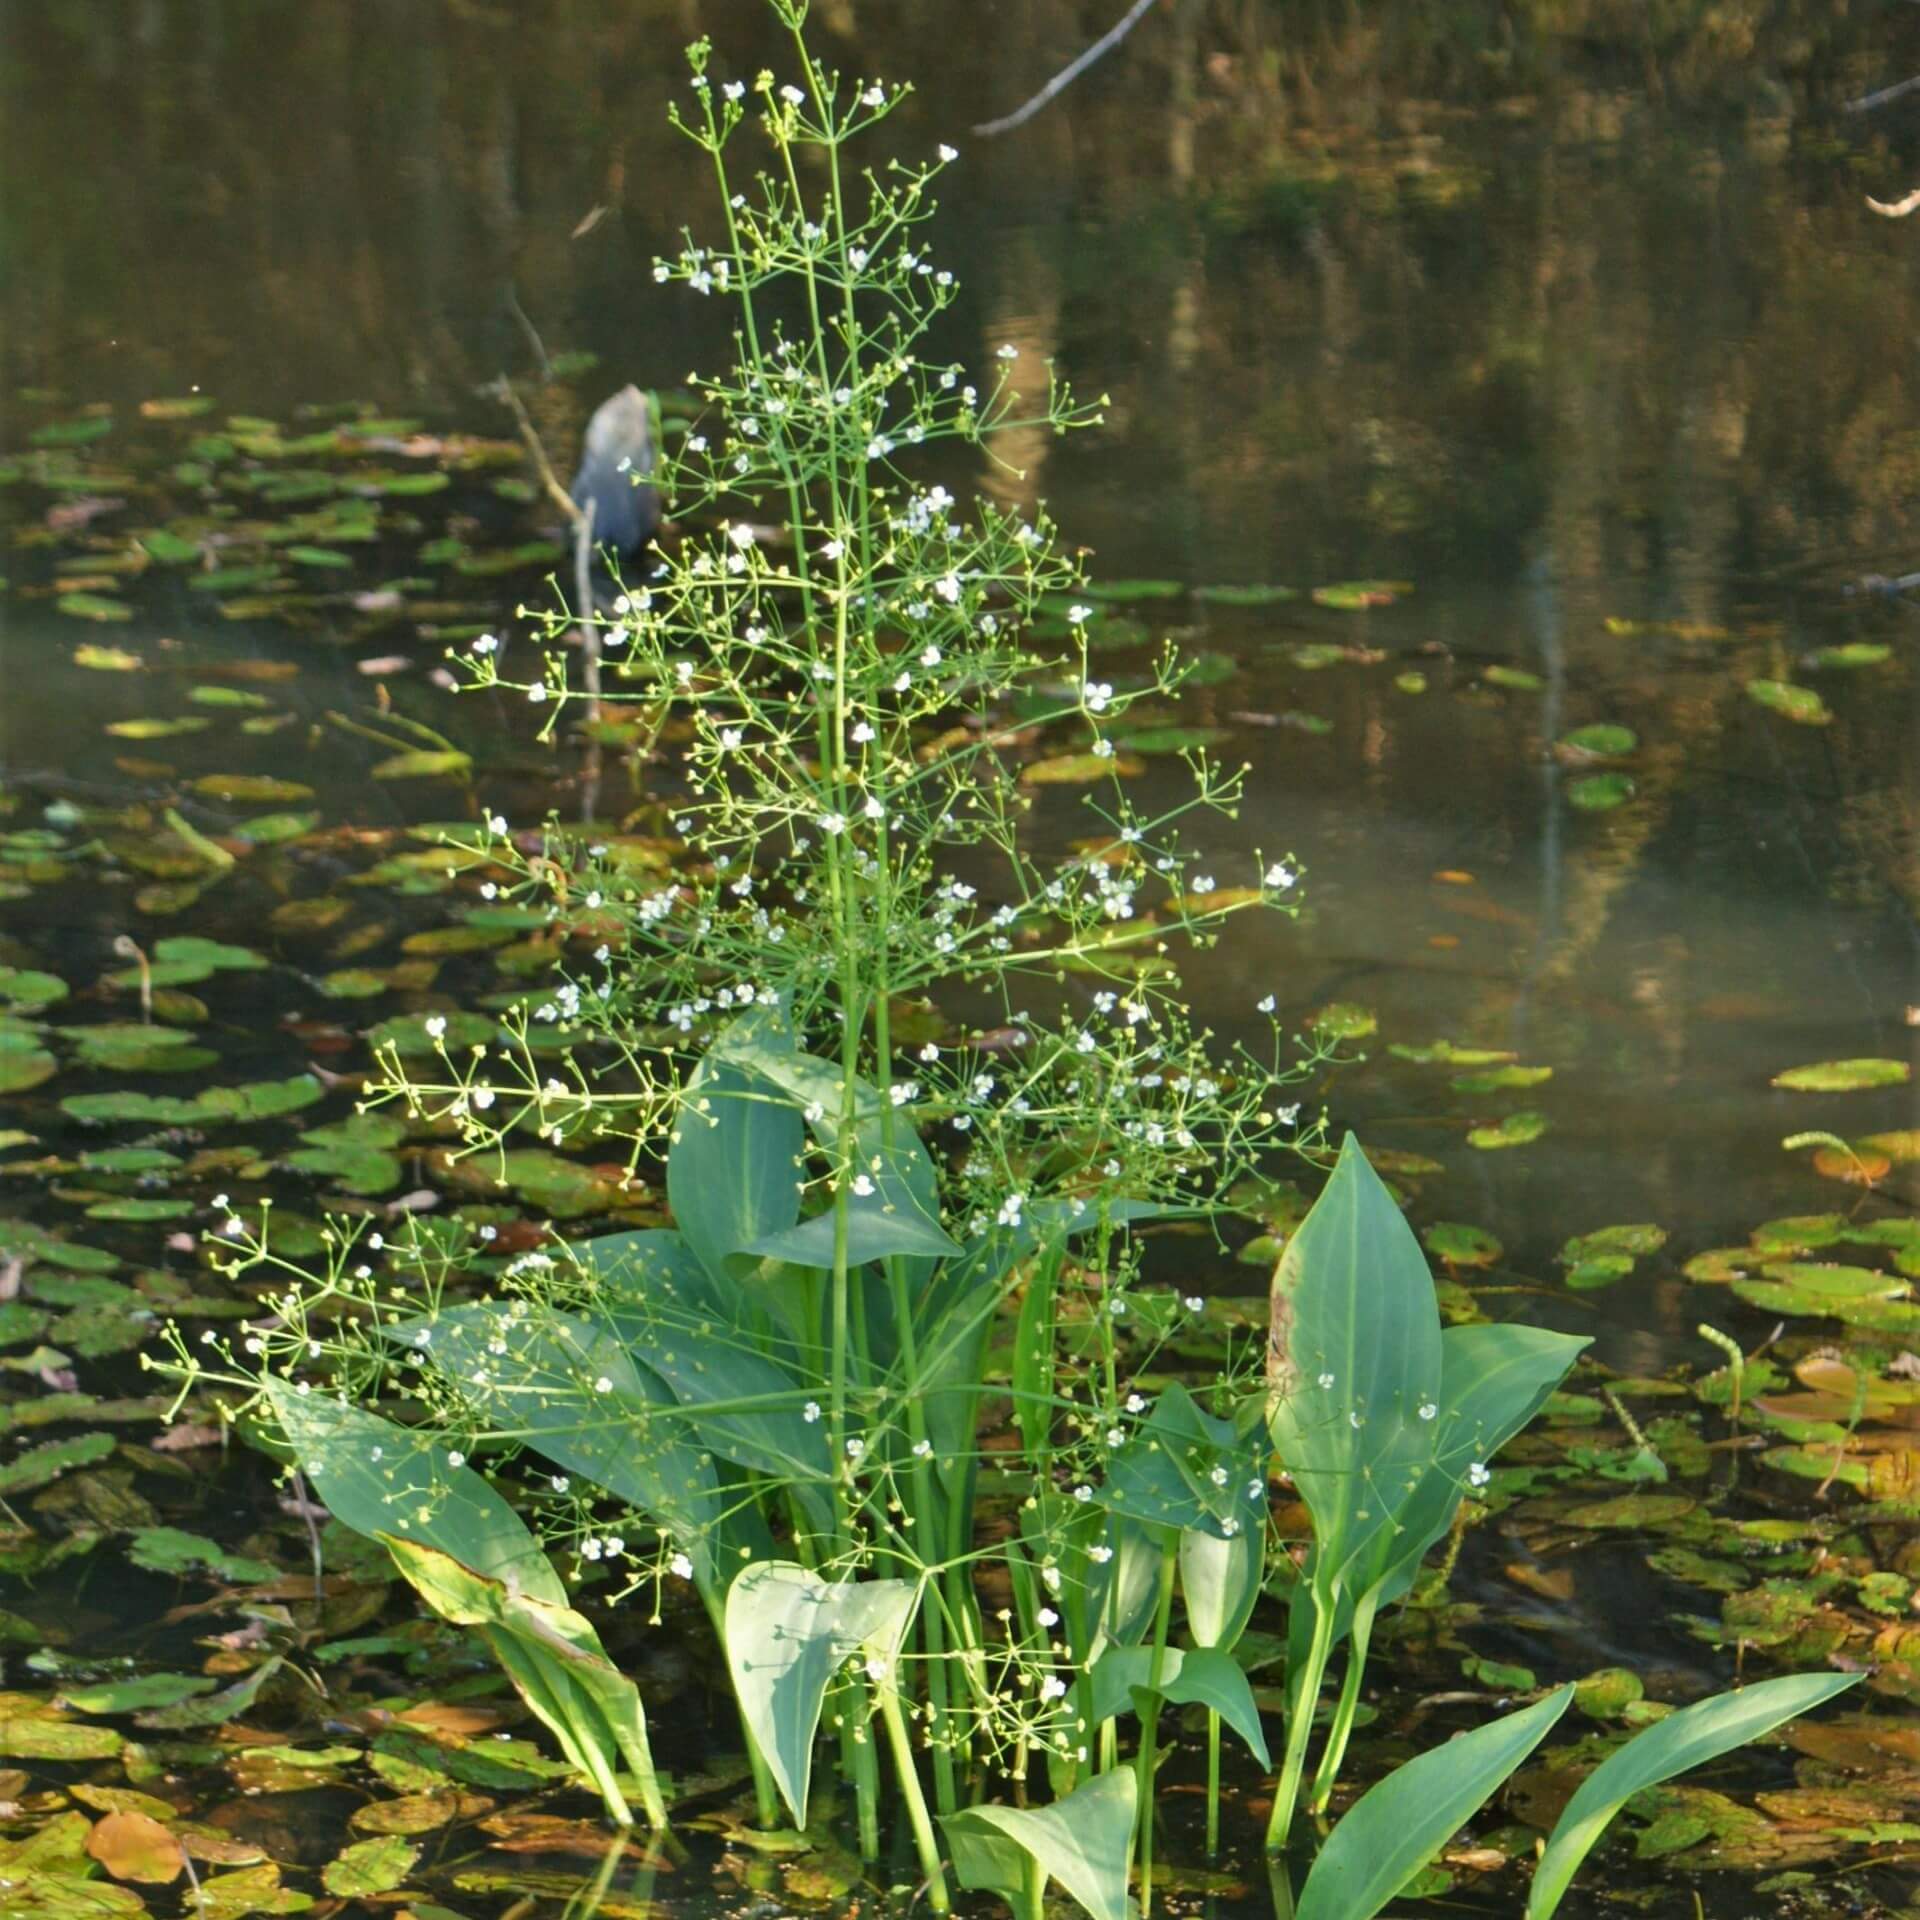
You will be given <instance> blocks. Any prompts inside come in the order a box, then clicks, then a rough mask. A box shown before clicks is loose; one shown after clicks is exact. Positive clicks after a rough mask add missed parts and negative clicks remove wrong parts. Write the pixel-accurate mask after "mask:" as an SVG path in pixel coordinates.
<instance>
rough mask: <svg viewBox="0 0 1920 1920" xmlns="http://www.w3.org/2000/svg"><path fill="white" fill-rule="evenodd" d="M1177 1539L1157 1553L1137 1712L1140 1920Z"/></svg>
mask: <svg viewBox="0 0 1920 1920" xmlns="http://www.w3.org/2000/svg"><path fill="white" fill-rule="evenodd" d="M1179 1539H1180V1536H1179V1535H1178V1534H1176V1533H1171V1532H1170V1533H1169V1534H1168V1535H1167V1544H1166V1545H1165V1546H1164V1547H1162V1548H1161V1550H1160V1590H1159V1593H1158V1595H1157V1596H1156V1598H1155V1601H1154V1608H1153V1659H1152V1662H1151V1663H1150V1664H1149V1666H1148V1668H1147V1699H1146V1704H1145V1705H1144V1706H1143V1707H1142V1708H1141V1709H1140V1753H1139V1757H1138V1760H1137V1762H1136V1765H1137V1769H1138V1778H1139V1787H1140V1791H1139V1796H1138V1797H1139V1802H1140V1920H1147V1916H1148V1914H1150V1913H1151V1912H1152V1910H1153V1773H1154V1764H1155V1754H1154V1748H1155V1746H1156V1744H1157V1742H1158V1739H1159V1734H1160V1677H1161V1675H1162V1673H1163V1672H1164V1671H1165V1669H1166V1664H1167V1629H1168V1627H1169V1625H1170V1624H1171V1623H1172V1619H1173V1574H1174V1569H1175V1567H1176V1566H1177V1565H1178V1564H1179Z"/></svg>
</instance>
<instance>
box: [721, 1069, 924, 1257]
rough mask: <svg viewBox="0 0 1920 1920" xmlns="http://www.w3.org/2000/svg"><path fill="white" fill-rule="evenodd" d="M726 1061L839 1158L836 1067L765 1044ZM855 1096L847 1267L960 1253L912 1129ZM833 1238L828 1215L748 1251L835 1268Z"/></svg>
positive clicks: (859, 1084)
mask: <svg viewBox="0 0 1920 1920" xmlns="http://www.w3.org/2000/svg"><path fill="white" fill-rule="evenodd" d="M727 1059H728V1062H729V1064H730V1065H732V1066H734V1067H737V1068H738V1069H740V1070H741V1071H742V1072H745V1073H748V1074H752V1075H756V1076H758V1077H759V1078H761V1079H763V1080H765V1081H768V1082H770V1083H771V1084H772V1085H773V1086H774V1087H776V1088H777V1089H779V1091H780V1092H781V1093H783V1094H785V1095H786V1096H787V1098H788V1099H789V1100H790V1101H792V1102H793V1103H794V1104H795V1105H796V1106H798V1107H799V1108H800V1109H801V1111H802V1113H803V1115H804V1116H807V1118H808V1124H809V1125H810V1126H811V1127H812V1129H813V1133H814V1137H815V1139H817V1140H818V1141H819V1143H820V1144H821V1146H823V1147H824V1148H826V1149H827V1151H828V1152H830V1153H833V1152H837V1151H838V1150H839V1146H840V1127H841V1120H842V1113H841V1107H842V1101H843V1093H842V1077H841V1069H840V1068H839V1067H838V1066H836V1065H835V1064H834V1063H833V1062H831V1061H828V1060H821V1059H817V1058H816V1057H815V1056H814V1055H812V1054H807V1053H795V1052H790V1051H782V1049H781V1048H780V1047H779V1046H778V1045H777V1044H774V1043H772V1042H770V1041H768V1040H764V1039H762V1040H750V1041H743V1042H741V1043H740V1044H739V1045H737V1046H731V1047H729V1049H728V1051H727ZM853 1092H854V1111H853V1160H854V1164H853V1165H852V1166H851V1167H850V1168H849V1169H848V1171H847V1178H848V1180H849V1181H850V1182H852V1183H853V1190H852V1191H851V1192H850V1193H849V1195H848V1197H847V1260H848V1264H849V1265H852V1266H861V1265H864V1264H865V1263H866V1262H867V1261H869V1260H883V1259H886V1258H888V1257H889V1256H890V1255H894V1254H905V1255H913V1256H918V1257H921V1258H927V1259H940V1258H943V1257H944V1256H945V1255H947V1254H952V1253H958V1252H959V1251H960V1247H959V1243H958V1242H957V1241H955V1240H954V1239H953V1238H952V1237H951V1236H950V1235H949V1234H948V1233H947V1231H946V1229H945V1228H944V1227H942V1226H941V1224H940V1181H939V1176H938V1174H937V1173H936V1172H935V1171H934V1165H933V1159H932V1156H931V1155H930V1154H929V1153H928V1152H927V1149H926V1146H925V1144H924V1143H923V1142H922V1141H921V1138H920V1136H919V1135H918V1134H917V1133H915V1132H914V1130H913V1126H912V1124H911V1122H910V1121H909V1120H908V1119H907V1118H906V1116H905V1115H895V1114H893V1113H892V1112H891V1110H890V1108H889V1105H888V1103H887V1102H886V1101H885V1100H883V1099H882V1098H881V1096H880V1095H879V1094H878V1093H877V1092H876V1091H875V1090H874V1089H873V1088H872V1087H870V1086H868V1085H867V1084H866V1083H865V1082H864V1081H856V1082H855V1083H854V1090H853ZM816 1115H817V1116H818V1117H817V1118H815V1117H813V1116H816ZM863 1187H864V1188H865V1190H864V1191H863V1190H862V1189H863ZM834 1237H835V1225H834V1216H833V1211H832V1209H829V1210H828V1211H827V1212H825V1213H820V1214H815V1215H814V1216H813V1217H812V1218H811V1219H809V1220H802V1221H801V1222H800V1223H799V1224H798V1225H797V1226H792V1227H788V1228H786V1229H785V1230H784V1231H782V1232H775V1233H770V1234H763V1235H761V1236H760V1237H759V1238H757V1239H755V1240H754V1241H753V1242H752V1243H751V1244H750V1245H749V1246H748V1248H747V1249H746V1251H748V1252H749V1253H756V1254H761V1255H764V1256H765V1257H766V1258H768V1259H771V1260H784V1261H789V1262H791V1263H792V1264H793V1265H795V1266H802V1267H831V1266H832V1265H833V1264H834V1257H835V1256H834Z"/></svg>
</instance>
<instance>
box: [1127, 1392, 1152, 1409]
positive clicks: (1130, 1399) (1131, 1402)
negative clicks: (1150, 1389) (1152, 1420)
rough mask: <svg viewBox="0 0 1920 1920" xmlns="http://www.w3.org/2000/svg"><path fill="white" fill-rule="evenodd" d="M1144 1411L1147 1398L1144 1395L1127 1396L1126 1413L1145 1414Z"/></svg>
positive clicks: (1132, 1394) (1131, 1394) (1133, 1394)
mask: <svg viewBox="0 0 1920 1920" xmlns="http://www.w3.org/2000/svg"><path fill="white" fill-rule="evenodd" d="M1146 1410H1147V1396H1146V1395H1145V1394H1144V1393H1130V1394H1128V1395H1127V1411H1128V1412H1129V1413H1145V1412H1146Z"/></svg>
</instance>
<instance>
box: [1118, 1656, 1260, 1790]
mask: <svg viewBox="0 0 1920 1920" xmlns="http://www.w3.org/2000/svg"><path fill="white" fill-rule="evenodd" d="M1160 1662H1161V1664H1160V1684H1159V1685H1158V1686H1157V1687H1156V1686H1154V1685H1153V1684H1152V1678H1153V1649H1152V1648H1151V1647H1109V1648H1108V1649H1107V1650H1106V1652H1105V1653H1103V1654H1102V1655H1101V1656H1100V1657H1099V1659H1098V1660H1096V1661H1095V1662H1094V1663H1093V1717H1094V1720H1095V1722H1096V1723H1098V1722H1099V1721H1102V1720H1111V1719H1113V1718H1114V1716H1115V1715H1116V1714H1121V1713H1131V1712H1134V1711H1136V1710H1137V1708H1138V1704H1139V1700H1140V1698H1142V1697H1144V1696H1148V1695H1151V1694H1154V1693H1158V1694H1159V1695H1160V1697H1161V1698H1162V1699H1163V1700H1169V1701H1171V1702H1173V1704H1174V1705H1175V1706H1182V1707H1205V1708H1207V1709H1208V1711H1209V1712H1212V1713H1217V1714H1218V1715H1219V1716H1220V1718H1221V1719H1222V1720H1224V1721H1225V1722H1226V1723H1227V1725H1228V1726H1230V1727H1231V1728H1232V1729H1233V1730H1234V1732H1235V1733H1237V1734H1238V1735H1239V1736H1240V1738H1241V1739H1242V1740H1244V1741H1245V1742H1246V1743H1247V1749H1248V1751H1249V1752H1250V1753H1252V1755H1253V1757H1254V1758H1255V1759H1256V1760H1258V1761H1259V1762H1260V1764H1261V1765H1262V1766H1263V1767H1269V1766H1271V1765H1272V1764H1273V1761H1272V1758H1271V1756H1270V1755H1269V1754H1268V1752H1267V1738H1266V1735H1265V1733H1264V1732H1263V1731H1262V1730H1261V1726H1260V1709H1259V1708H1258V1707H1257V1706H1255V1705H1254V1702H1253V1688H1252V1686H1251V1684H1250V1683H1249V1682H1248V1680H1247V1676H1246V1675H1245V1673H1243V1672H1242V1671H1241V1669H1240V1665H1239V1662H1238V1661H1236V1660H1235V1659H1234V1657H1233V1655H1232V1654H1230V1653H1227V1652H1224V1651H1223V1650H1222V1649H1220V1648H1219V1647H1190V1648H1187V1649H1184V1650H1183V1649H1181V1648H1179V1647H1168V1648H1166V1649H1165V1650H1164V1651H1163V1652H1162V1654H1161V1656H1160Z"/></svg>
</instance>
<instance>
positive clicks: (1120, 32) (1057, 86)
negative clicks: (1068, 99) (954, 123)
mask: <svg viewBox="0 0 1920 1920" xmlns="http://www.w3.org/2000/svg"><path fill="white" fill-rule="evenodd" d="M1153 5H1154V0H1133V5H1132V6H1130V7H1129V8H1128V9H1127V13H1126V18H1125V19H1123V20H1122V21H1121V22H1120V24H1119V25H1118V26H1116V27H1113V28H1111V29H1110V30H1109V31H1107V32H1106V33H1103V34H1102V35H1101V36H1100V38H1099V39H1098V40H1096V41H1095V42H1094V43H1093V45H1092V46H1090V47H1089V48H1088V49H1087V50H1086V52H1085V53H1083V54H1081V56H1080V57H1079V58H1078V59H1077V60H1075V61H1072V62H1071V63H1070V64H1069V65H1067V66H1064V67H1062V68H1061V69H1060V71H1059V72H1058V73H1056V74H1055V75H1054V76H1053V78H1052V79H1051V80H1049V81H1048V82H1047V84H1046V85H1045V86H1044V87H1042V88H1041V89H1040V91H1039V92H1038V93H1036V94H1035V95H1034V96H1033V98H1032V99H1031V100H1029V101H1028V102H1027V104H1026V105H1025V106H1024V107H1020V108H1017V109H1016V110H1015V111H1014V112H1012V113H1010V114H1008V115H1007V116H1006V117H1005V118H1004V119H1002V120H986V121H982V122H981V124H980V125H979V126H977V127H975V128H974V132H975V134H977V135H978V136H979V137H980V138H981V139H982V140H991V139H992V138H993V137H994V135H995V134H1000V133H1011V132H1012V131H1013V130H1014V128H1015V127H1023V126H1025V125H1026V123H1027V122H1028V121H1029V120H1031V119H1032V118H1033V116H1034V115H1035V114H1036V113H1038V112H1039V111H1040V109H1041V108H1042V107H1044V106H1045V105H1046V104H1047V102H1048V101H1049V100H1051V99H1052V98H1053V97H1054V96H1055V95H1056V94H1060V93H1064V92H1065V91H1066V90H1067V88H1068V87H1070V86H1072V85H1073V83H1074V82H1075V81H1076V80H1078V79H1079V78H1080V76H1081V75H1082V74H1083V73H1085V72H1086V70H1087V69H1088V68H1089V67H1090V66H1092V65H1093V63H1094V62H1095V61H1096V60H1101V59H1104V58H1105V57H1106V56H1107V55H1108V54H1110V53H1111V52H1112V51H1113V50H1114V48H1115V47H1117V46H1118V45H1119V44H1120V42H1121V41H1122V40H1124V39H1125V38H1126V37H1127V35H1128V34H1130V33H1131V32H1132V31H1133V30H1134V28H1135V27H1137V26H1138V25H1139V24H1140V22H1141V21H1142V20H1144V19H1145V18H1146V17H1147V15H1148V14H1149V13H1150V12H1151V11H1152V9H1153Z"/></svg>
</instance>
